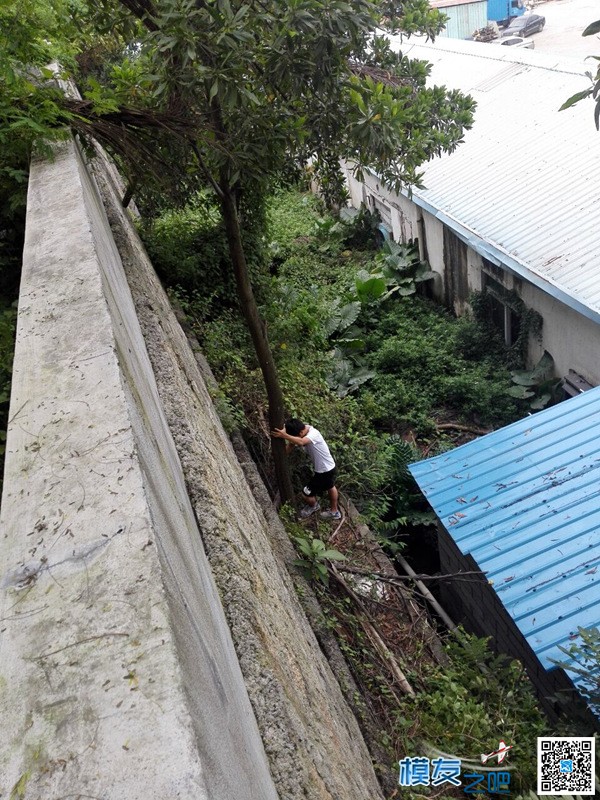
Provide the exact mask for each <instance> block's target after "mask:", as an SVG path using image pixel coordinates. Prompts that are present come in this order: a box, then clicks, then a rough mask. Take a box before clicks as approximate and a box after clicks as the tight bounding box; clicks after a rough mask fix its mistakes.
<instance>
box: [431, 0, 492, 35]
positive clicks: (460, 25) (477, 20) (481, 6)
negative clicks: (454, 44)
mask: <svg viewBox="0 0 600 800" xmlns="http://www.w3.org/2000/svg"><path fill="white" fill-rule="evenodd" d="M438 8H439V9H440V11H441V12H442V13H443V14H445V15H446V16H447V17H448V21H447V22H446V27H445V28H444V30H443V31H442V32H441V34H440V36H447V37H448V38H450V39H466V38H467V37H469V36H471V35H472V34H473V31H476V30H479V28H485V26H486V25H487V0H481V2H477V3H473V2H470V3H464V4H461V5H452V6H445V5H444V7H441V6H439V5H438Z"/></svg>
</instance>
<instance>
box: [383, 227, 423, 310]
mask: <svg viewBox="0 0 600 800" xmlns="http://www.w3.org/2000/svg"><path fill="white" fill-rule="evenodd" d="M375 263H376V264H377V265H378V266H379V268H380V270H381V275H382V277H383V279H384V280H385V283H386V288H387V294H386V295H385V297H384V299H387V298H388V297H391V295H392V294H394V292H398V294H399V295H400V296H401V297H408V296H410V295H411V294H415V292H416V291H417V285H418V284H419V283H423V282H424V281H428V280H431V279H432V278H434V277H435V275H436V273H435V272H432V271H431V270H430V269H429V265H428V264H426V263H425V262H424V261H420V260H419V250H418V246H417V245H416V243H415V242H413V241H412V240H411V241H409V242H408V243H407V244H398V243H397V242H394V241H392V240H389V241H387V242H384V244H383V247H382V248H381V249H380V251H379V253H378V254H377V256H376V258H375Z"/></svg>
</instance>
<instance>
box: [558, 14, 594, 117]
mask: <svg viewBox="0 0 600 800" xmlns="http://www.w3.org/2000/svg"><path fill="white" fill-rule="evenodd" d="M597 33H600V19H599V20H596V22H592V23H591V24H590V25H588V26H587V28H586V29H585V30H584V31H583V33H582V34H581V35H582V36H595V35H596V34H597ZM588 58H593V59H594V60H595V61H598V62H600V56H588ZM585 74H586V76H587V77H588V78H589V79H590V83H591V85H590V87H589V88H588V89H583V90H582V91H580V92H575V94H573V95H571V97H569V99H568V100H565V102H564V103H563V104H562V106H561V107H560V108H559V111H563V110H564V109H565V108H570V107H571V106H574V105H575V103H578V102H579V101H580V100H584V99H585V98H586V97H592V98H593V100H594V101H595V103H596V106H595V108H594V122H595V123H596V130H600V65H599V66H598V68H597V70H596V74H595V75H594V74H593V73H592V72H586V73H585Z"/></svg>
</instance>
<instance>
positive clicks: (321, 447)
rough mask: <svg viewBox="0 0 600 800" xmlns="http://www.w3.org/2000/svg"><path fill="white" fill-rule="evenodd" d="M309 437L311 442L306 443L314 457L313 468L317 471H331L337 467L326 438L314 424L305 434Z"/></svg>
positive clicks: (311, 455)
mask: <svg viewBox="0 0 600 800" xmlns="http://www.w3.org/2000/svg"><path fill="white" fill-rule="evenodd" d="M305 436H306V438H307V439H310V443H309V444H305V445H304V446H305V448H306V450H307V452H308V454H309V456H310V457H311V458H312V462H313V469H314V471H315V472H329V470H331V469H333V468H334V467H335V461H334V460H333V458H332V457H331V453H330V452H329V448H328V447H327V443H326V442H325V439H324V438H323V437H322V436H321V434H320V433H319V431H318V430H317V429H316V428H313V427H312V425H309V426H308V433H307V434H305Z"/></svg>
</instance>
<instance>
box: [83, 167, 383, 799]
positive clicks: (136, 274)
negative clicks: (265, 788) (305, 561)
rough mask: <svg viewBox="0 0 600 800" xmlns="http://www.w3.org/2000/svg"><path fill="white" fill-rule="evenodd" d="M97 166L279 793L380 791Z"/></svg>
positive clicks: (275, 536) (199, 382)
mask: <svg viewBox="0 0 600 800" xmlns="http://www.w3.org/2000/svg"><path fill="white" fill-rule="evenodd" d="M95 173H96V178H97V180H98V183H99V185H100V189H101V192H102V196H103V198H104V202H105V205H106V208H107V211H108V216H109V220H110V223H111V226H112V229H113V235H114V236H115V239H116V243H117V246H118V248H119V251H120V254H121V259H122V261H123V266H124V268H125V272H126V274H127V279H128V281H129V285H130V287H131V292H132V295H133V298H134V302H135V306H136V311H137V315H138V319H139V321H140V325H141V327H142V331H143V333H144V337H145V340H146V346H147V348H148V354H149V356H150V360H151V362H152V367H153V370H154V374H155V376H156V382H157V385H158V390H159V393H160V397H161V400H162V403H163V407H164V410H165V414H166V417H167V420H168V422H169V426H170V428H171V432H172V435H173V439H174V441H175V444H176V446H177V449H178V451H179V455H180V458H181V464H182V467H183V471H184V474H185V479H186V483H187V487H188V492H189V496H190V498H191V501H192V505H193V507H194V511H195V513H196V518H197V519H198V523H199V527H200V533H201V535H202V539H203V542H204V546H205V549H206V553H207V556H208V558H209V561H210V564H211V567H212V570H213V574H214V577H215V580H216V583H217V586H218V588H219V592H220V594H221V598H222V602H223V606H224V609H225V614H226V616H227V620H228V622H229V626H230V629H231V633H232V637H233V641H234V645H235V648H236V652H237V656H238V658H239V661H240V665H241V668H242V672H243V674H244V678H245V681H246V686H247V689H248V693H249V696H250V700H251V702H252V706H253V708H254V712H255V714H256V718H257V721H258V725H259V729H260V732H261V735H262V738H263V742H264V744H265V749H266V752H267V756H268V759H269V764H270V768H271V773H272V775H273V779H274V782H275V785H276V787H277V790H278V792H279V793H280V797H281V798H282V800H305V798H310V800H341V798H343V799H344V800H380V798H381V797H382V795H381V790H380V789H379V786H378V783H377V780H376V778H375V773H374V770H373V767H372V765H371V759H370V756H369V753H368V751H367V748H366V746H365V744H364V741H363V738H362V735H361V733H360V730H359V727H358V725H357V722H356V719H355V717H354V716H353V714H352V713H351V711H350V709H349V708H348V705H347V704H346V702H345V700H344V698H343V695H342V693H341V690H340V686H339V684H338V682H337V680H336V677H335V676H334V675H333V673H332V671H331V669H330V667H329V664H328V663H327V660H326V659H325V657H324V656H323V653H322V652H321V649H320V647H319V644H318V642H317V640H316V638H315V636H314V634H313V631H312V629H311V627H310V625H309V624H308V621H307V619H306V616H305V614H304V612H303V610H302V607H301V605H300V602H299V600H298V597H297V594H296V589H295V586H294V584H293V582H292V580H291V578H290V575H289V573H288V570H287V569H286V564H285V561H286V560H287V561H288V562H290V561H291V560H293V558H294V557H295V554H294V552H293V548H292V547H291V544H290V542H289V540H288V538H287V536H286V534H285V531H284V530H283V528H282V526H281V524H280V523H279V524H276V523H274V522H273V521H272V520H271V521H270V522H267V521H266V520H265V516H264V514H263V512H262V510H261V508H260V506H259V504H258V503H257V502H256V500H255V498H254V496H253V495H252V492H251V490H250V487H249V485H248V483H247V481H246V480H245V478H244V474H243V472H242V469H241V467H240V465H239V463H238V460H237V458H236V455H235V453H234V451H233V448H232V446H231V443H230V441H229V438H228V437H227V435H226V433H225V431H224V430H223V427H222V425H221V423H220V421H219V418H218V416H217V414H216V412H215V409H214V407H213V404H212V402H211V399H210V395H209V393H208V391H207V388H206V385H205V382H204V379H203V376H202V374H201V372H200V370H199V367H198V364H197V362H196V359H195V357H194V354H193V352H192V351H191V350H190V347H189V344H188V342H187V339H186V337H185V335H184V333H183V331H182V329H181V327H180V325H179V323H178V322H177V320H176V318H175V315H174V313H173V311H172V309H171V307H170V304H169V302H168V299H167V297H166V295H165V293H164V291H163V290H162V287H161V286H160V283H159V281H158V279H157V277H156V274H155V273H154V270H153V269H152V265H151V264H150V262H149V260H148V257H147V255H146V253H145V250H144V248H143V246H142V244H141V242H140V240H139V237H138V236H137V233H136V231H135V230H134V228H133V226H132V225H131V224H130V222H129V220H128V219H127V216H126V215H125V214H124V212H123V210H122V208H121V207H120V204H119V202H118V199H117V196H116V194H115V192H114V180H113V181H111V180H110V173H109V170H108V169H107V166H106V164H105V163H102V161H101V162H100V163H99V166H98V168H97V169H96V170H95ZM391 770H392V767H391V765H390V772H391Z"/></svg>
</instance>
